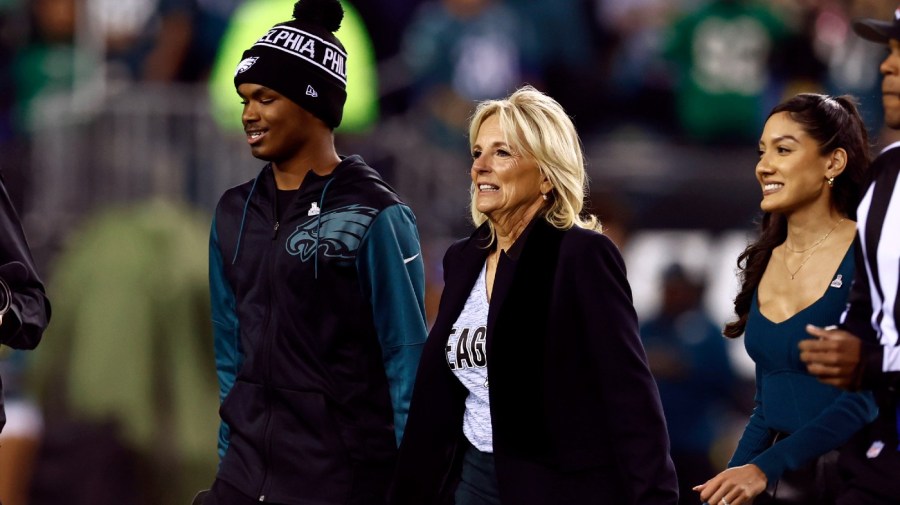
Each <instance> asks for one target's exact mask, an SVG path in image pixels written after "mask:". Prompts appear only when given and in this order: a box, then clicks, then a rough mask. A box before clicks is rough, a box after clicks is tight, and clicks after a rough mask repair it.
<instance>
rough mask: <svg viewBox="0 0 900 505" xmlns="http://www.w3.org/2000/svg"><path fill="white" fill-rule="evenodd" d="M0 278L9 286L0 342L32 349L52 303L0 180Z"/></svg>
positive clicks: (47, 317) (41, 331)
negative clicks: (7, 308)
mask: <svg viewBox="0 0 900 505" xmlns="http://www.w3.org/2000/svg"><path fill="white" fill-rule="evenodd" d="M0 277H2V278H3V280H4V282H6V284H7V285H8V286H9V288H10V291H11V297H10V298H11V300H10V308H9V311H8V312H7V313H6V314H5V315H4V316H3V322H2V324H0V343H2V344H6V345H8V346H10V347H14V348H16V349H33V348H34V347H35V346H37V344H38V342H40V340H41V335H43V333H44V329H45V328H46V327H47V323H48V322H49V320H50V302H49V301H48V300H47V296H46V294H45V292H44V285H43V283H42V282H41V280H40V278H39V277H38V275H37V272H36V271H35V267H34V259H33V258H32V256H31V251H30V249H29V248H28V242H27V241H26V240H25V233H24V231H23V230H22V225H21V224H20V222H19V215H18V214H17V213H16V210H15V208H13V205H12V202H11V201H10V199H9V194H8V193H7V192H6V187H5V186H4V185H3V183H2V179H0Z"/></svg>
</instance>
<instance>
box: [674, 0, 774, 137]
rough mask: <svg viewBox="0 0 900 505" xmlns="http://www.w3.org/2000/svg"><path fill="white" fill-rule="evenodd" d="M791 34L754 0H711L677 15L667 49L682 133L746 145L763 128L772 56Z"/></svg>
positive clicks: (767, 6) (761, 4) (768, 10)
mask: <svg viewBox="0 0 900 505" xmlns="http://www.w3.org/2000/svg"><path fill="white" fill-rule="evenodd" d="M786 34H787V28H786V26H785V25H784V22H783V21H782V19H780V18H779V17H778V16H777V15H776V13H775V11H774V10H773V9H772V8H771V7H770V6H769V5H767V4H766V3H764V2H759V1H756V0H712V1H710V2H708V3H706V4H703V5H702V6H701V7H699V8H697V9H695V10H691V11H689V12H688V13H686V14H685V15H684V16H681V17H680V18H676V19H675V20H674V22H673V24H672V25H671V26H670V28H669V30H668V35H667V36H666V42H665V43H664V53H665V55H666V59H667V60H668V61H671V62H672V64H673V71H674V72H675V84H674V86H675V93H674V95H675V111H676V117H677V121H678V124H679V127H680V129H681V132H682V134H683V135H684V136H686V137H687V138H689V139H692V140H696V141H706V142H721V143H730V142H737V143H743V142H746V141H749V140H752V139H753V138H754V137H755V136H756V135H757V134H758V132H759V130H760V128H761V127H762V124H763V120H764V118H763V117H762V115H761V112H760V111H764V110H766V109H768V108H769V107H767V106H765V104H766V102H765V99H766V96H767V93H768V92H769V89H770V86H771V85H772V77H773V76H772V69H771V57H772V54H773V52H774V51H775V50H776V48H777V47H778V44H779V43H780V42H781V41H782V40H783V38H784V37H785V36H786Z"/></svg>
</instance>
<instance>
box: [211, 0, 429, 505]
mask: <svg viewBox="0 0 900 505" xmlns="http://www.w3.org/2000/svg"><path fill="white" fill-rule="evenodd" d="M342 16H343V10H342V9H341V6H340V4H339V2H338V0H300V1H299V2H297V4H296V5H295V8H294V19H293V20H291V21H287V22H284V23H280V24H277V25H275V26H274V27H272V28H271V29H270V30H269V31H268V32H267V33H265V34H263V35H262V37H260V38H259V40H257V41H256V43H255V44H254V45H253V46H252V47H251V48H250V49H248V50H246V51H245V52H244V54H243V59H242V61H241V62H240V63H239V64H238V66H237V70H236V73H235V77H234V84H235V86H236V87H237V92H238V94H239V95H240V96H241V98H242V99H243V103H244V112H243V115H242V121H243V124H244V130H245V131H246V134H247V141H248V143H249V144H250V149H251V152H252V153H253V155H254V156H255V157H257V158H259V159H262V160H265V161H267V162H268V164H267V165H266V166H265V167H264V168H263V169H262V172H261V173H260V174H259V175H258V176H257V177H256V178H255V179H253V180H251V181H249V182H247V183H245V184H242V185H240V186H237V187H235V188H232V189H230V190H228V191H227V192H226V193H225V194H224V195H223V196H222V198H221V200H220V201H219V204H218V207H217V209H216V213H215V217H214V220H213V224H212V232H211V237H210V285H211V294H212V307H213V308H212V317H213V324H214V330H215V353H216V367H217V371H218V375H219V382H220V387H221V400H222V405H221V408H220V414H221V417H222V421H223V422H222V426H221V430H220V437H219V455H220V457H221V463H220V465H219V470H218V474H217V476H216V481H215V483H214V484H213V487H212V489H211V490H210V492H209V494H208V495H207V496H206V498H205V501H204V502H203V503H204V504H206V505H209V504H218V505H223V504H227V505H232V504H244V503H246V504H250V503H259V502H264V503H275V504H285V505H301V504H317V505H326V504H335V505H337V504H361V505H377V504H380V503H383V501H384V495H385V490H386V488H387V486H388V484H389V479H390V474H391V470H392V465H393V460H394V458H395V454H396V450H397V446H398V444H399V442H400V439H401V437H402V435H403V428H404V425H405V422H406V414H407V408H408V404H409V398H410V394H411V391H412V386H413V380H414V377H415V372H416V367H417V365H418V360H419V354H420V352H421V346H422V344H423V342H424V341H425V337H426V333H427V330H426V323H425V310H424V267H423V262H422V256H421V249H420V246H419V239H418V233H417V231H416V225H415V217H414V216H413V213H412V211H411V210H410V209H409V207H407V206H406V205H404V204H403V202H401V201H400V199H399V197H398V196H397V194H396V193H394V191H393V190H392V189H391V188H390V187H389V186H388V185H387V184H385V182H384V181H382V179H381V177H380V176H379V175H378V174H377V173H376V172H375V171H374V170H373V169H371V168H370V167H368V166H367V165H366V164H365V162H364V161H363V160H362V158H360V157H359V156H347V157H341V156H338V155H337V153H336V151H335V146H334V136H333V133H332V131H333V129H334V128H335V127H336V126H338V124H340V122H341V115H342V108H343V105H344V101H345V99H346V90H345V89H346V82H347V75H346V68H347V66H346V62H347V57H348V55H347V54H346V51H345V50H344V48H343V46H342V45H341V43H340V41H339V40H338V39H337V38H335V36H334V35H333V33H332V32H334V31H336V30H337V29H338V27H339V25H340V21H341V18H342Z"/></svg>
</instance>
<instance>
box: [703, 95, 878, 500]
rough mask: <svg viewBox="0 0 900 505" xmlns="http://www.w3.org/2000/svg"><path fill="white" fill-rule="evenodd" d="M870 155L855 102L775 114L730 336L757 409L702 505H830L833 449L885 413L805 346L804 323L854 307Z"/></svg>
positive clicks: (834, 101) (810, 100)
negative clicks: (750, 374)
mask: <svg viewBox="0 0 900 505" xmlns="http://www.w3.org/2000/svg"><path fill="white" fill-rule="evenodd" d="M868 149H869V146H868V137H867V135H866V130H865V127H864V125H863V123H862V120H861V119H860V117H859V113H858V111H857V109H856V106H855V105H854V103H853V101H852V100H851V99H850V98H849V97H846V96H840V97H830V96H826V95H818V94H800V95H797V96H795V97H793V98H790V99H788V100H787V101H785V102H783V103H781V104H780V105H778V106H776V107H775V108H774V109H773V110H772V112H771V113H770V114H769V118H768V120H767V121H766V125H765V128H764V129H763V133H762V136H761V138H760V140H759V162H758V164H757V165H756V178H757V180H758V181H759V185H760V189H761V190H762V202H761V203H760V207H761V209H762V210H763V216H762V220H761V227H760V228H761V229H760V235H759V238H758V239H757V240H756V241H755V242H753V243H752V244H750V245H749V246H748V247H747V249H746V250H745V251H744V252H743V253H742V254H741V255H740V257H739V258H738V267H739V269H740V271H741V289H740V292H739V293H738V295H737V297H736V298H735V301H734V307H735V313H736V315H737V317H738V319H737V320H736V321H734V322H731V323H729V324H727V325H726V326H725V332H724V333H725V336H727V337H731V338H735V337H738V336H740V335H741V334H744V335H745V346H746V348H747V352H748V354H749V355H750V357H751V358H752V359H753V361H754V362H755V364H756V399H755V402H756V407H755V408H754V409H753V414H752V415H751V416H750V421H749V423H748V424H747V426H746V428H745V429H744V433H743V436H742V437H741V439H740V441H739V443H738V446H737V449H736V450H735V452H734V455H733V456H732V458H731V461H730V462H729V463H728V467H729V468H728V469H727V470H725V471H723V472H721V473H720V474H719V475H716V476H715V477H713V478H712V479H710V480H708V481H707V482H705V483H703V484H701V485H699V486H697V487H696V488H695V490H696V491H698V492H699V493H700V499H701V500H702V501H704V502H708V503H710V504H714V505H741V504H748V503H751V502H752V503H755V504H757V505H759V504H763V503H766V504H768V503H780V504H787V503H791V504H794V503H797V504H804V503H809V504H828V503H833V493H834V490H833V488H832V486H833V485H834V483H835V482H837V480H838V479H837V478H836V476H829V475H827V471H828V469H831V468H834V465H833V464H832V462H833V461H834V459H835V458H836V453H835V452H833V450H834V449H835V448H837V447H838V446H840V445H842V444H843V443H844V442H845V441H847V440H848V439H849V438H850V436H851V435H853V434H854V433H855V432H856V431H858V430H859V429H860V428H862V427H863V426H864V425H865V424H867V423H868V422H870V421H871V420H872V419H874V417H875V415H876V413H877V410H876V408H875V404H874V402H873V400H872V398H871V397H870V396H868V395H866V394H860V393H848V392H842V391H841V390H839V389H837V388H835V387H832V386H828V385H825V384H822V383H820V382H818V381H817V380H816V379H815V378H814V377H812V376H811V375H809V374H808V373H807V371H806V367H805V366H804V365H803V363H802V362H801V361H800V357H799V354H800V352H799V349H798V347H797V344H798V343H799V342H800V341H801V340H802V339H805V338H809V335H808V334H807V333H806V331H805V327H806V325H807V324H809V323H811V324H814V325H816V326H820V327H823V326H829V325H833V324H836V323H837V322H838V319H839V317H840V314H841V313H842V311H843V309H844V307H845V305H846V302H847V295H848V294H849V292H850V284H851V282H852V279H853V274H854V248H853V239H854V236H855V232H856V227H855V223H854V221H853V219H854V218H855V210H856V206H857V204H858V203H859V197H860V188H861V185H862V184H863V183H864V182H865V181H864V179H865V177H866V172H867V170H868V167H869V161H870V157H869V150H868ZM829 477H831V478H829Z"/></svg>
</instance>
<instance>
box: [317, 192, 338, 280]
mask: <svg viewBox="0 0 900 505" xmlns="http://www.w3.org/2000/svg"><path fill="white" fill-rule="evenodd" d="M332 182H334V177H332V178H331V179H329V180H328V182H326V183H325V187H324V188H322V194H321V195H320V196H319V209H324V208H325V192H326V191H328V186H330V185H331V183H332ZM321 225H322V211H321V210H320V211H319V213H318V214H317V215H316V249H315V251H314V252H313V254H314V257H313V277H314V279H315V280H319V228H320V227H321Z"/></svg>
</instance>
